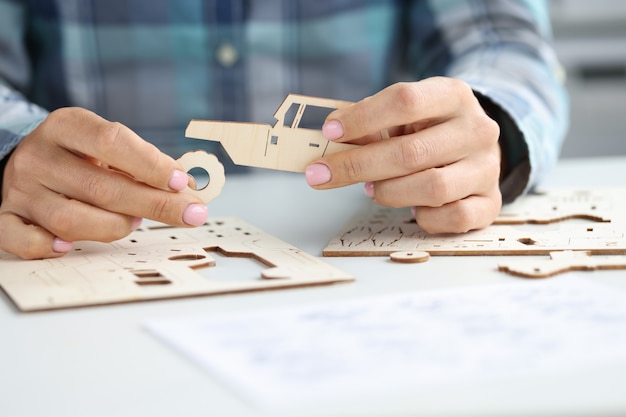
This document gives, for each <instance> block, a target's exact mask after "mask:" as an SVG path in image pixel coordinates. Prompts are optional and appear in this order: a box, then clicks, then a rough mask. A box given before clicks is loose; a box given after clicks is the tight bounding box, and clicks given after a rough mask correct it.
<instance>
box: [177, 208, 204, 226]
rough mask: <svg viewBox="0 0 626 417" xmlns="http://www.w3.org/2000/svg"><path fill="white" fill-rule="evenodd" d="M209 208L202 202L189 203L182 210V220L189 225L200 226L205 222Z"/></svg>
mask: <svg viewBox="0 0 626 417" xmlns="http://www.w3.org/2000/svg"><path fill="white" fill-rule="evenodd" d="M208 216H209V210H208V209H207V207H206V206H205V205H203V204H190V205H188V206H187V208H186V209H185V211H184V212H183V221H184V222H185V223H187V224H188V225H189V226H201V225H203V224H204V222H206V219H207V217H208Z"/></svg>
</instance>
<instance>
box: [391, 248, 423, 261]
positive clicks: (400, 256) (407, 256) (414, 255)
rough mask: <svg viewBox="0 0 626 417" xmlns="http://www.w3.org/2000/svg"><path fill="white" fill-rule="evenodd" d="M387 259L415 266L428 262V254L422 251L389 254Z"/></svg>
mask: <svg viewBox="0 0 626 417" xmlns="http://www.w3.org/2000/svg"><path fill="white" fill-rule="evenodd" d="M389 259H391V260H392V261H393V262H398V263H401V264H415V263H421V262H426V261H428V260H429V259H430V254H429V253H428V252H422V251H404V252H392V253H391V254H389Z"/></svg>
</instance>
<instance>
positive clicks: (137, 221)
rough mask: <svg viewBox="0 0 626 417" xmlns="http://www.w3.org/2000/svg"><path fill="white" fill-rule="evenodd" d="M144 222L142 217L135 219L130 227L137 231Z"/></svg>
mask: <svg viewBox="0 0 626 417" xmlns="http://www.w3.org/2000/svg"><path fill="white" fill-rule="evenodd" d="M142 221H143V219H142V218H141V217H135V218H133V223H132V225H131V226H130V227H131V228H132V230H137V229H139V226H141V222H142Z"/></svg>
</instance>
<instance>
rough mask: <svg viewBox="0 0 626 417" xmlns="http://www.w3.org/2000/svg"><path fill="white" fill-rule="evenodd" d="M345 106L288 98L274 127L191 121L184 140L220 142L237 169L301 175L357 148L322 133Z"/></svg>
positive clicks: (322, 100) (317, 99) (276, 115)
mask: <svg viewBox="0 0 626 417" xmlns="http://www.w3.org/2000/svg"><path fill="white" fill-rule="evenodd" d="M348 104H350V102H347V101H341V100H334V99H328V98H320V97H310V96H302V95H297V94H289V95H288V96H287V97H286V98H285V100H284V101H283V102H282V104H281V105H280V106H279V107H278V109H277V110H276V113H274V118H275V119H276V122H275V123H274V125H273V126H271V125H269V124H266V123H240V122H224V121H214V120H192V121H191V122H189V125H188V126H187V129H186V130H185V136H187V137H189V138H195V139H203V140H209V141H215V142H220V143H221V144H222V146H223V147H224V149H225V150H226V152H227V153H228V155H229V156H230V158H231V159H232V160H233V163H235V164H237V165H245V166H250V167H257V168H270V169H276V170H282V171H293V172H304V170H305V168H306V167H307V165H309V164H310V163H311V162H312V161H314V160H315V159H318V158H321V157H322V156H324V155H327V154H331V153H334V152H338V151H342V150H348V149H353V148H355V147H357V146H358V145H353V144H348V143H340V142H333V141H329V140H327V139H326V138H324V136H323V135H322V131H321V128H322V123H323V121H324V119H325V117H326V116H327V115H328V114H329V113H330V112H331V111H332V110H335V109H338V108H340V107H343V106H346V105H348ZM382 134H383V135H385V134H386V133H382Z"/></svg>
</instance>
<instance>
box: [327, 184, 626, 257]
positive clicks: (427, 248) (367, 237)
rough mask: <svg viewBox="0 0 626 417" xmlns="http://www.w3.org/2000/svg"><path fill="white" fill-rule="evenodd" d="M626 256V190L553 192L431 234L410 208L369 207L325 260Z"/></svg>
mask: <svg viewBox="0 0 626 417" xmlns="http://www.w3.org/2000/svg"><path fill="white" fill-rule="evenodd" d="M566 250H567V251H587V252H588V253H590V254H607V255H608V254H611V255H622V254H626V189H597V190H550V191H545V192H543V193H538V194H533V195H528V196H526V197H523V198H520V199H518V200H517V201H516V202H515V203H514V204H511V205H508V206H505V207H504V208H503V209H502V212H501V213H500V215H499V216H498V218H497V219H496V221H495V222H494V224H493V225H491V226H489V227H487V228H485V229H482V230H477V231H472V232H469V233H466V234H458V235H456V234H450V235H429V234H428V233H426V232H424V231H423V230H422V229H421V228H420V227H419V226H418V225H417V224H416V223H415V221H414V220H413V219H412V216H411V212H410V210H409V209H394V208H389V207H381V206H377V205H375V204H374V203H370V202H368V203H367V204H366V205H364V206H363V207H362V208H361V210H360V211H359V212H357V214H356V215H355V216H354V217H353V218H352V219H351V220H350V221H349V222H348V224H347V225H346V226H345V227H344V228H343V229H342V230H341V231H340V232H339V233H338V234H337V235H336V236H335V237H334V238H333V239H332V240H331V241H330V243H329V244H328V245H327V246H326V248H325V249H324V251H323V254H324V256H384V255H389V254H391V253H394V252H401V251H424V252H428V253H430V255H548V254H549V253H550V252H555V251H566Z"/></svg>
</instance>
